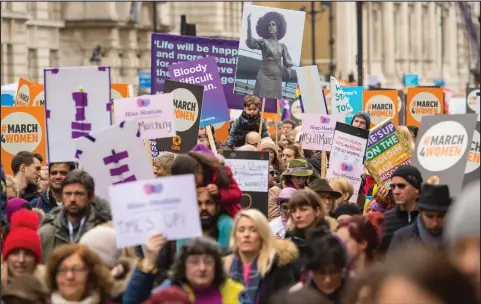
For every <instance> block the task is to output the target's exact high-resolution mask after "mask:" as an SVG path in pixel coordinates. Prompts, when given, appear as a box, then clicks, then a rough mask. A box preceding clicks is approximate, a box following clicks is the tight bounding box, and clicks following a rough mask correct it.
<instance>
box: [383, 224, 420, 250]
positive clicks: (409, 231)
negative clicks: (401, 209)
mask: <svg viewBox="0 0 481 304" xmlns="http://www.w3.org/2000/svg"><path fill="white" fill-rule="evenodd" d="M420 239H421V237H420V236H419V228H418V225H417V223H416V222H414V223H412V224H410V225H408V226H406V227H404V228H401V229H399V230H398V231H396V232H395V233H394V235H393V237H392V240H391V244H390V245H389V251H392V250H393V249H395V248H398V247H399V246H400V245H401V244H402V243H405V242H407V241H417V240H420Z"/></svg>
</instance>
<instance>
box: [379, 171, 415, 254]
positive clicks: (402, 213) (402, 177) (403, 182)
mask: <svg viewBox="0 0 481 304" xmlns="http://www.w3.org/2000/svg"><path fill="white" fill-rule="evenodd" d="M422 183H423V178H422V176H421V173H420V172H419V170H418V169H417V168H416V167H414V166H411V165H404V166H400V167H399V168H397V169H396V171H394V173H393V174H392V176H391V184H390V187H391V191H392V195H393V198H394V202H395V203H396V207H395V208H393V209H391V210H389V211H386V212H385V213H384V224H383V227H382V241H381V246H380V248H379V250H380V251H381V252H386V251H387V249H388V248H389V245H390V243H391V239H392V237H393V235H394V233H395V232H396V231H398V230H399V229H401V228H404V227H406V226H408V225H409V224H411V223H413V222H414V221H415V220H416V219H417V216H418V214H419V212H418V210H417V208H416V201H417V199H418V197H419V195H420V194H421V185H422Z"/></svg>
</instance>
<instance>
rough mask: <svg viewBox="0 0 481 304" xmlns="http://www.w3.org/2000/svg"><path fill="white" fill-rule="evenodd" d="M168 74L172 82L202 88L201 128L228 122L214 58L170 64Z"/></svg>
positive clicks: (222, 90)
mask: <svg viewBox="0 0 481 304" xmlns="http://www.w3.org/2000/svg"><path fill="white" fill-rule="evenodd" d="M169 73H170V75H171V79H173V80H176V81H179V82H186V83H191V84H199V85H203V86H204V99H203V103H202V112H201V115H200V126H201V127H205V126H208V125H213V124H216V123H220V122H224V121H229V120H230V115H229V109H228V108H227V101H226V99H225V94H224V88H223V87H222V83H221V81H220V76H219V72H218V69H217V64H216V60H215V58H214V57H205V58H202V59H198V60H193V61H186V62H183V63H179V64H171V65H169Z"/></svg>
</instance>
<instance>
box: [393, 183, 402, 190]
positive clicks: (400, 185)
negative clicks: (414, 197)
mask: <svg viewBox="0 0 481 304" xmlns="http://www.w3.org/2000/svg"><path fill="white" fill-rule="evenodd" d="M389 187H391V189H393V190H394V189H396V187H398V188H399V189H401V190H402V189H404V188H406V184H393V183H391V185H389Z"/></svg>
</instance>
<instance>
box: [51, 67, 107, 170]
mask: <svg viewBox="0 0 481 304" xmlns="http://www.w3.org/2000/svg"><path fill="white" fill-rule="evenodd" d="M44 79H45V101H46V102H45V106H46V110H47V144H48V151H49V156H48V159H49V161H50V162H65V161H74V160H75V147H74V140H75V139H76V138H79V137H80V136H83V135H86V134H88V133H91V132H95V131H98V130H101V129H103V128H106V127H108V126H109V125H110V67H95V66H91V67H66V68H52V69H45V70H44Z"/></svg>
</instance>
